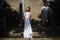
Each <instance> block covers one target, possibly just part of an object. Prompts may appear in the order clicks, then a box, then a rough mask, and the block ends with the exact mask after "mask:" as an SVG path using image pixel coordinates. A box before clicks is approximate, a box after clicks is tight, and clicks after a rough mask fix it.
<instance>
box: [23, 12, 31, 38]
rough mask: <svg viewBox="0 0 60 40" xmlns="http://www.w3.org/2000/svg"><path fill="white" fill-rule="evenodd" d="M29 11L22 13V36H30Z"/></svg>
mask: <svg viewBox="0 0 60 40" xmlns="http://www.w3.org/2000/svg"><path fill="white" fill-rule="evenodd" d="M29 18H30V12H25V13H24V33H23V36H24V38H32V28H31V23H30V20H29Z"/></svg>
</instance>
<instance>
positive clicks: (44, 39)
mask: <svg viewBox="0 0 60 40" xmlns="http://www.w3.org/2000/svg"><path fill="white" fill-rule="evenodd" d="M0 40H29V39H24V38H0ZM32 40H60V38H33V39H32Z"/></svg>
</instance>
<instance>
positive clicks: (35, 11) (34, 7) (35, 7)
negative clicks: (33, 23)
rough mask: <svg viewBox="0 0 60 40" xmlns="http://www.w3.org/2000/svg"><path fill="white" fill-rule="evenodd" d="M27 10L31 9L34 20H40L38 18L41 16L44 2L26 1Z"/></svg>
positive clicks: (36, 0)
mask: <svg viewBox="0 0 60 40" xmlns="http://www.w3.org/2000/svg"><path fill="white" fill-rule="evenodd" d="M24 6H25V9H26V7H28V6H30V7H31V14H32V18H33V19H36V20H39V18H38V16H39V15H40V9H41V7H42V6H43V0H25V5H24Z"/></svg>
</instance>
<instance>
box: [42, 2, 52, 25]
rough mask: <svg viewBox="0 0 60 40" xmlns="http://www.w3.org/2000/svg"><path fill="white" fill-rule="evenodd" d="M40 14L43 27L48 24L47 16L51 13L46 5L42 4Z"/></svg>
mask: <svg viewBox="0 0 60 40" xmlns="http://www.w3.org/2000/svg"><path fill="white" fill-rule="evenodd" d="M41 13H42V21H43V22H42V24H43V25H44V26H45V25H46V22H48V14H50V13H52V10H51V9H50V8H49V7H48V3H44V6H43V7H42V8H41Z"/></svg>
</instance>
